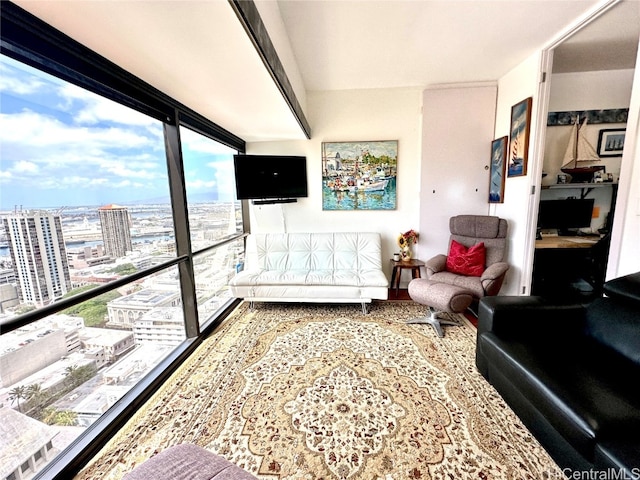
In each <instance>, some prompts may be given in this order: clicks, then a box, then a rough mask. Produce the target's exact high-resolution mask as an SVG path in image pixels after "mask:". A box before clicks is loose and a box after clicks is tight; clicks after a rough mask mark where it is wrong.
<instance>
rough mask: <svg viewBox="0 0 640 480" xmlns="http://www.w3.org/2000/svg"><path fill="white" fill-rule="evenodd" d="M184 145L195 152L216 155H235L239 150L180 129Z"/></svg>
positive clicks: (185, 129)
mask: <svg viewBox="0 0 640 480" xmlns="http://www.w3.org/2000/svg"><path fill="white" fill-rule="evenodd" d="M180 140H181V142H182V145H183V146H184V147H186V148H187V149H189V150H191V151H194V152H202V153H210V154H214V155H220V154H222V155H233V154H234V153H237V150H235V149H233V148H230V147H227V146H226V145H223V144H221V143H218V142H216V141H214V140H211V139H210V138H207V137H205V136H204V135H200V134H199V133H196V132H194V131H193V130H189V129H188V128H181V129H180Z"/></svg>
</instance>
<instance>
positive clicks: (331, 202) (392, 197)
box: [322, 177, 397, 210]
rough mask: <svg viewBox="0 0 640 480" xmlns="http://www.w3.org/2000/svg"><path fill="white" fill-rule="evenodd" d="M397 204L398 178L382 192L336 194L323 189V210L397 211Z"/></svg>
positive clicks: (324, 187) (392, 178)
mask: <svg viewBox="0 0 640 480" xmlns="http://www.w3.org/2000/svg"><path fill="white" fill-rule="evenodd" d="M396 204H397V199H396V177H391V178H390V179H389V183H388V184H387V187H386V188H385V189H384V191H380V192H334V191H331V190H330V189H329V188H327V187H326V186H324V185H323V187H322V209H323V210H395V209H396Z"/></svg>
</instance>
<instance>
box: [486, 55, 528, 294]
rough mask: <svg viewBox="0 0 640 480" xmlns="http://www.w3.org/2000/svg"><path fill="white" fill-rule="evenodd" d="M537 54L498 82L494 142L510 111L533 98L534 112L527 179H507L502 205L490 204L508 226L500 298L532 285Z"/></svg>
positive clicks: (505, 131)
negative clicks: (527, 99)
mask: <svg viewBox="0 0 640 480" xmlns="http://www.w3.org/2000/svg"><path fill="white" fill-rule="evenodd" d="M540 60H541V54H540V52H537V53H535V54H534V55H532V56H530V57H529V58H528V59H526V60H525V61H524V62H522V63H521V64H520V65H518V66H517V67H516V68H514V69H513V70H511V71H510V72H508V73H507V74H506V75H505V76H503V77H502V78H501V79H500V80H499V81H498V102H497V109H496V124H495V133H494V138H499V137H502V136H504V135H509V130H510V123H511V107H512V106H513V105H515V104H516V103H518V102H520V101H522V100H524V99H526V98H528V97H533V102H532V104H533V110H532V114H531V125H532V128H531V132H532V136H531V138H530V141H529V165H528V168H527V175H525V176H520V177H507V178H506V181H505V193H504V203H502V204H491V207H490V213H491V214H492V215H497V216H499V217H501V218H505V219H506V220H507V221H508V222H509V252H508V260H507V261H508V262H509V264H510V265H511V268H510V269H509V271H508V272H507V277H506V279H505V284H504V285H503V287H502V290H501V292H500V293H501V294H504V295H520V294H522V293H523V287H525V288H527V290H525V293H528V287H529V284H530V281H531V278H530V273H529V271H530V268H531V267H530V263H531V261H532V260H531V256H532V251H531V249H532V244H533V241H534V238H530V237H532V235H531V234H530V233H529V224H530V223H531V218H532V217H533V216H534V212H535V211H536V206H535V204H534V201H535V199H534V197H535V195H533V194H532V188H531V187H532V186H533V185H535V183H536V182H535V181H534V180H533V178H532V175H533V172H534V171H535V168H533V165H532V162H533V159H534V158H535V156H536V152H535V147H536V142H535V139H534V135H533V133H534V130H535V128H534V126H535V125H536V124H537V122H538V110H537V108H536V104H537V95H538V85H539V78H540V74H539V72H540Z"/></svg>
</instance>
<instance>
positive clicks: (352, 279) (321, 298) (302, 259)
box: [230, 233, 389, 313]
mask: <svg viewBox="0 0 640 480" xmlns="http://www.w3.org/2000/svg"><path fill="white" fill-rule="evenodd" d="M388 285H389V283H388V281H387V277H386V276H385V274H384V272H383V271H382V250H381V243H380V235H379V234H378V233H266V234H251V235H249V236H248V237H247V245H246V257H245V268H244V270H242V271H241V272H239V273H238V274H237V275H236V276H235V277H234V278H233V279H232V280H231V282H230V288H231V294H232V295H233V296H235V297H238V298H244V299H246V300H248V301H250V302H251V303H252V304H253V302H322V303H360V304H362V310H363V312H364V313H366V312H367V306H368V304H370V303H371V301H372V300H373V299H378V300H386V299H387V292H388Z"/></svg>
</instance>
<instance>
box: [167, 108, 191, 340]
mask: <svg viewBox="0 0 640 480" xmlns="http://www.w3.org/2000/svg"><path fill="white" fill-rule="evenodd" d="M178 115H179V114H178V112H176V115H175V116H174V118H177V117H178ZM164 143H165V150H166V153H167V172H168V174H169V192H170V194H171V210H172V211H173V228H174V233H175V239H176V253H177V255H178V256H181V255H188V256H189V258H188V260H187V261H186V262H182V263H180V264H179V265H178V269H179V272H180V291H181V292H182V311H183V313H184V325H185V331H186V334H187V338H192V337H196V336H198V334H199V333H200V327H199V325H200V323H199V321H198V308H197V301H196V282H195V275H194V270H193V255H192V254H191V236H190V235H189V214H188V206H187V191H186V187H185V183H184V166H183V164H182V147H181V145H180V129H179V127H178V122H175V123H173V124H168V123H165V124H164Z"/></svg>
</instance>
